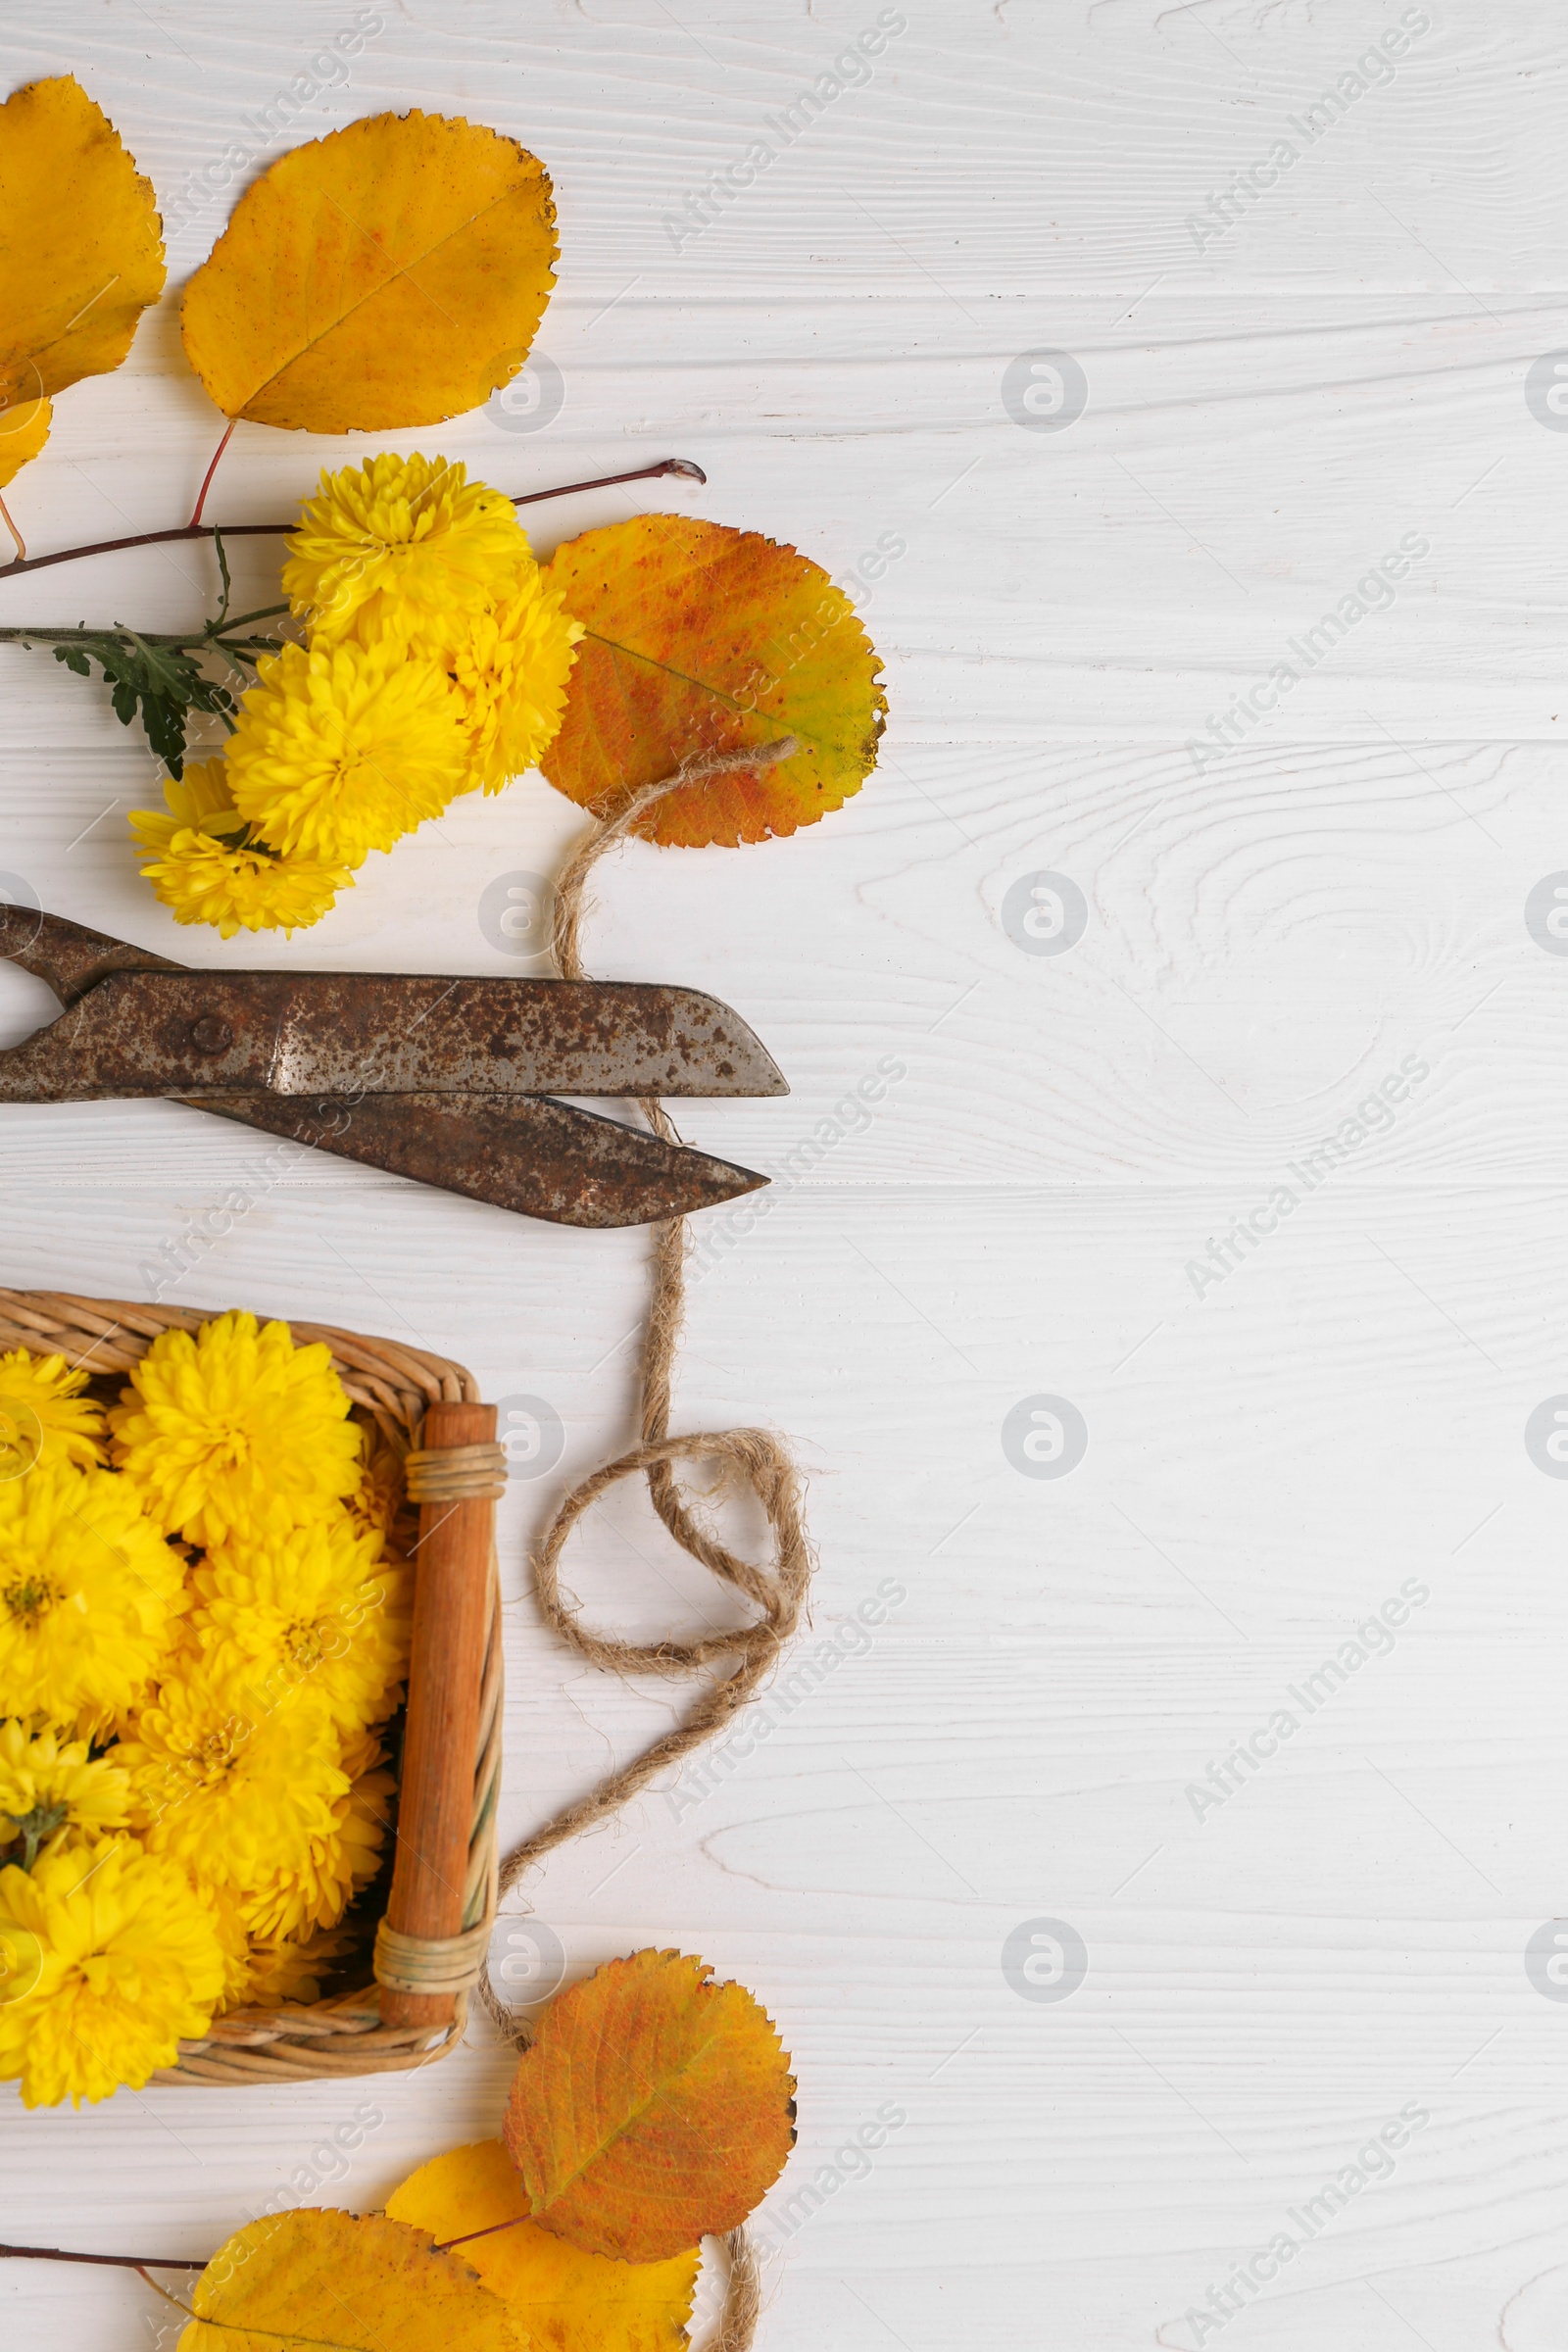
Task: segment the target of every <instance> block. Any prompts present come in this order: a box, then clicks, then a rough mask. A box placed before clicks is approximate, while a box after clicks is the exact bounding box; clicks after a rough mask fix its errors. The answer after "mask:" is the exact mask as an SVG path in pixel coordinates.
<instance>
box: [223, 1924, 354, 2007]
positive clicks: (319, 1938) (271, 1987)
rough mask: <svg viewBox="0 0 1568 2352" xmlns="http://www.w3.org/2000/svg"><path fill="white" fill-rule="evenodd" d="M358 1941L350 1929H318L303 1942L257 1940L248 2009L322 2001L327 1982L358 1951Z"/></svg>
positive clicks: (252, 1955)
mask: <svg viewBox="0 0 1568 2352" xmlns="http://www.w3.org/2000/svg"><path fill="white" fill-rule="evenodd" d="M354 1941H355V1939H354V1935H353V1932H352V1931H351V1930H350V1929H347V1928H319V1929H318V1930H317V1932H316V1934H315V1935H314V1936H307V1937H306V1939H305V1941H304V1942H303V1943H294V1942H291V1941H290V1940H289V1938H288V1937H286V1936H274V1937H271V1938H268V1937H265V1936H256V1937H253V1938H252V1941H251V1946H250V1982H249V1985H248V1987H247V1990H246V1994H245V2002H246V2006H247V2007H248V2008H257V2009H270V2008H273V2007H275V2006H277V2005H278V2004H279V2003H281V2002H284V2001H319V1999H320V1997H321V1986H322V1985H323V1983H324V1982H325V1980H326V1979H327V1978H328V1977H329V1976H330V1975H331V1973H332V1971H333V1969H334V1968H335V1967H336V1966H337V1964H338V1962H339V1961H340V1960H343V1959H346V1958H347V1956H348V1954H349V1953H350V1952H351V1951H352V1950H353V1949H354Z"/></svg>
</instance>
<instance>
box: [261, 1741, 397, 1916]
mask: <svg viewBox="0 0 1568 2352" xmlns="http://www.w3.org/2000/svg"><path fill="white" fill-rule="evenodd" d="M396 1789H397V1784H396V1782H395V1781H394V1780H393V1778H392V1775H391V1774H390V1773H389V1772H367V1773H362V1774H361V1776H360V1777H359V1779H358V1780H356V1781H355V1783H354V1786H353V1788H352V1789H350V1790H349V1792H348V1794H347V1795H346V1796H344V1797H341V1798H340V1799H339V1800H338V1802H337V1803H336V1804H334V1806H333V1807H332V1816H333V1818H332V1825H331V1828H330V1829H329V1830H328V1831H327V1832H326V1834H325V1835H324V1836H321V1837H318V1838H312V1840H311V1850H310V1853H309V1855H308V1856H307V1857H306V1859H305V1861H304V1862H303V1863H302V1864H300V1865H297V1866H296V1867H293V1868H287V1869H285V1868H279V1869H277V1870H274V1871H272V1872H270V1873H269V1874H268V1876H267V1877H266V1878H265V1880H257V1881H256V1882H255V1883H254V1891H252V1892H249V1893H247V1894H246V1896H245V1898H244V1909H245V1918H246V1923H247V1925H248V1926H249V1928H250V1932H251V1934H252V1936H258V1937H261V1938H264V1939H276V1938H279V1937H284V1936H292V1937H295V1938H298V1937H300V1936H303V1935H305V1934H307V1933H308V1932H309V1931H310V1930H311V1929H313V1928H334V1927H336V1925H337V1923H338V1921H339V1920H340V1919H341V1918H342V1916H343V1914H344V1912H345V1911H346V1910H347V1909H348V1907H349V1904H350V1903H351V1902H352V1901H353V1900H354V1897H355V1896H356V1895H357V1894H358V1893H359V1891H360V1889H361V1888H362V1887H368V1885H369V1883H370V1881H371V1880H372V1879H373V1878H374V1876H375V1874H376V1872H377V1871H378V1870H379V1869H380V1867H381V1847H382V1844H383V1842H384V1840H385V1838H386V1834H387V1831H388V1830H389V1828H390V1827H391V1824H392V1807H393V1800H394V1798H395V1795H396Z"/></svg>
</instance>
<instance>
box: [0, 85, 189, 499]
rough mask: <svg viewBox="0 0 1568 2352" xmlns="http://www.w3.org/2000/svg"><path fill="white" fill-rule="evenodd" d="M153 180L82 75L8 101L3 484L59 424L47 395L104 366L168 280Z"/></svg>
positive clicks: (111, 363) (0, 374) (1, 323)
mask: <svg viewBox="0 0 1568 2352" xmlns="http://www.w3.org/2000/svg"><path fill="white" fill-rule="evenodd" d="M161 226H162V224H161V222H160V221H159V218H158V210H157V206H156V205H155V203H154V201H153V191H152V188H151V185H150V184H149V182H148V181H147V180H145V179H143V178H142V176H141V174H140V173H139V172H138V171H137V170H136V167H135V164H134V163H133V162H132V161H131V158H130V157H129V155H127V154H126V152H125V149H124V148H123V145H122V144H121V140H120V135H119V133H118V132H117V130H116V129H115V126H114V124H113V123H111V122H110V121H109V119H108V117H107V116H106V115H105V114H104V113H103V112H102V111H101V109H100V108H98V107H96V106H95V105H94V104H93V102H92V100H91V99H90V98H89V97H88V95H87V93H86V91H85V90H84V89H83V88H82V86H81V84H80V82H79V81H77V80H75V79H74V77H73V75H71V74H70V73H57V74H53V75H51V76H50V78H49V79H48V80H46V81H32V82H28V84H27V85H26V87H25V89H21V90H18V91H16V92H15V93H14V95H13V96H12V97H10V98H8V99H7V100H6V103H5V104H4V106H0V486H3V485H4V484H5V483H7V482H9V481H10V480H11V478H12V476H13V474H15V473H16V472H17V470H18V468H19V467H20V466H24V465H25V463H26V461H27V459H28V458H31V457H36V455H37V453H38V451H39V450H40V449H41V448H42V447H43V444H44V441H45V439H46V437H47V435H48V431H49V416H50V411H49V396H50V395H51V394H52V393H55V392H64V391H65V390H66V388H67V387H68V385H71V384H73V383H76V382H77V381H78V380H79V379H80V378H81V377H82V376H84V375H105V374H107V373H108V372H109V370H110V369H111V368H118V367H119V366H120V363H121V361H122V360H123V358H124V356H125V354H126V352H127V351H129V349H130V344H131V338H132V336H133V335H134V334H135V332H136V321H137V319H139V318H140V317H141V314H142V312H143V311H144V310H145V309H146V307H147V305H148V304H149V303H150V302H156V301H157V299H158V297H159V295H160V294H161V293H162V292H163V288H164V247H163V238H162V235H161V233H160V232H161Z"/></svg>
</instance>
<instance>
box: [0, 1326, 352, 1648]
mask: <svg viewBox="0 0 1568 2352" xmlns="http://www.w3.org/2000/svg"><path fill="white" fill-rule="evenodd" d="M121 1394H122V1402H121V1403H119V1404H117V1405H114V1406H112V1407H111V1409H110V1414H109V1426H110V1429H111V1431H112V1433H113V1440H114V1455H115V1460H116V1462H117V1464H118V1465H119V1467H120V1468H121V1470H122V1471H123V1473H124V1474H125V1477H126V1479H127V1480H129V1481H131V1482H133V1483H134V1485H135V1487H136V1489H137V1490H138V1491H139V1493H140V1495H141V1496H142V1498H143V1500H144V1503H145V1506H146V1509H147V1511H148V1512H149V1514H150V1515H151V1517H152V1519H153V1520H154V1521H155V1522H156V1523H157V1525H158V1526H159V1527H160V1528H162V1529H163V1530H164V1532H165V1533H166V1534H169V1535H173V1534H175V1533H178V1534H180V1535H182V1536H184V1537H185V1539H186V1540H187V1542H189V1543H192V1544H221V1543H222V1542H223V1540H224V1538H225V1537H227V1536H229V1535H230V1534H233V1533H236V1532H237V1533H241V1534H244V1535H247V1536H256V1535H260V1534H262V1533H264V1532H266V1531H268V1530H281V1529H283V1528H287V1527H291V1526H299V1525H300V1524H301V1523H302V1522H303V1521H305V1520H306V1519H308V1518H310V1517H311V1516H312V1515H313V1514H319V1513H321V1512H323V1511H327V1510H330V1508H331V1506H332V1505H333V1504H334V1503H338V1502H341V1501H342V1500H343V1499H344V1497H345V1496H347V1495H352V1494H354V1493H355V1492H356V1490H357V1489H358V1487H359V1483H360V1432H359V1429H358V1426H357V1425H356V1424H355V1423H354V1422H352V1421H351V1420H350V1419H349V1418H348V1412H349V1400H348V1397H346V1395H345V1394H344V1390H343V1384H342V1382H341V1381H340V1380H339V1379H338V1376H337V1374H336V1373H335V1372H334V1371H333V1369H332V1359H331V1356H330V1354H329V1353H328V1351H327V1349H326V1348H324V1347H322V1346H321V1345H320V1344H319V1342H318V1343H317V1344H316V1345H315V1346H313V1347H310V1348H296V1347H295V1345H294V1340H293V1336H292V1334H291V1333H290V1331H289V1328H288V1325H287V1324H286V1323H269V1324H268V1325H267V1326H266V1328H265V1330H261V1331H259V1330H258V1329H257V1325H256V1317H255V1316H254V1315H249V1314H237V1313H236V1314H227V1315H220V1316H218V1317H217V1318H216V1319H215V1320H214V1321H213V1322H211V1323H204V1324H203V1325H202V1327H201V1329H200V1330H199V1331H198V1332H197V1334H196V1336H195V1338H194V1339H192V1337H191V1335H190V1333H189V1332H185V1331H166V1332H164V1333H162V1334H160V1336H159V1337H158V1338H157V1339H156V1340H155V1341H154V1342H153V1344H152V1346H151V1348H148V1350H147V1353H146V1354H145V1355H144V1356H143V1357H142V1359H141V1361H140V1363H139V1364H137V1365H136V1367H135V1369H134V1371H133V1372H132V1373H131V1375H130V1387H129V1388H128V1389H124V1390H123V1391H122V1392H121ZM0 1695H3V1684H0Z"/></svg>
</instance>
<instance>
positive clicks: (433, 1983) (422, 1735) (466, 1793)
mask: <svg viewBox="0 0 1568 2352" xmlns="http://www.w3.org/2000/svg"><path fill="white" fill-rule="evenodd" d="M495 1436H496V1408H495V1406H494V1405H493V1404H455V1403H445V1402H440V1403H432V1404H431V1405H430V1406H429V1407H428V1408H427V1409H426V1412H425V1416H424V1431H423V1440H422V1444H421V1446H420V1447H419V1449H418V1450H417V1452H414V1453H411V1454H410V1456H409V1459H408V1480H409V1493H410V1495H411V1496H413V1497H415V1498H417V1501H418V1503H419V1544H418V1549H417V1553H416V1555H415V1558H416V1565H415V1574H414V1637H413V1647H412V1652H411V1657H410V1665H409V1703H408V1718H407V1724H406V1728H405V1731H404V1739H403V1783H402V1789H401V1791H400V1794H399V1798H398V1815H397V1859H396V1861H395V1863H394V1865H393V1871H392V1891H391V1895H390V1897H389V1899H388V1902H387V1908H386V1918H385V1920H384V1921H383V1922H382V1925H381V1930H380V1932H379V1934H378V1936H377V1937H376V1949H375V1973H376V1977H377V1979H378V1981H379V1982H380V1985H381V1988H382V1989H381V2021H382V2023H383V2025H387V2026H431V2027H435V2026H446V2025H450V2024H451V2023H452V2022H453V2020H454V2018H455V2017H456V2016H457V2014H458V2007H457V2004H458V2001H459V1999H460V1998H461V1997H462V1995H463V1993H464V1991H465V1990H466V1986H467V1985H471V1984H473V1983H474V1982H475V1981H476V1979H477V1977H478V1974H479V1969H480V1965H481V1963H482V1961H483V1957H484V1951H483V1946H484V1944H485V1942H486V1941H487V1940H488V1936H489V1923H488V1922H487V1921H486V1922H484V1923H482V1924H481V1926H480V1927H479V1928H478V1929H472V1928H470V1929H469V1930H468V1931H467V1932H466V1934H465V1932H464V1926H463V1912H464V1900H465V1895H464V1889H465V1882H466V1877H467V1870H468V1841H469V1835H470V1832H471V1829H472V1826H473V1802H474V1793H473V1785H474V1770H475V1759H476V1757H477V1754H478V1745H479V1710H480V1689H481V1684H482V1681H483V1674H484V1654H485V1641H486V1637H487V1634H488V1632H489V1624H490V1558H491V1552H492V1548H493V1544H494V1533H495V1507H496V1499H497V1497H498V1496H499V1495H502V1494H504V1493H505V1491H506V1457H505V1455H504V1454H503V1453H502V1450H501V1448H500V1446H497V1444H496V1442H495ZM421 1986H427V1987H428V1989H427V1990H426V1989H417V1988H418V1987H421Z"/></svg>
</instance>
